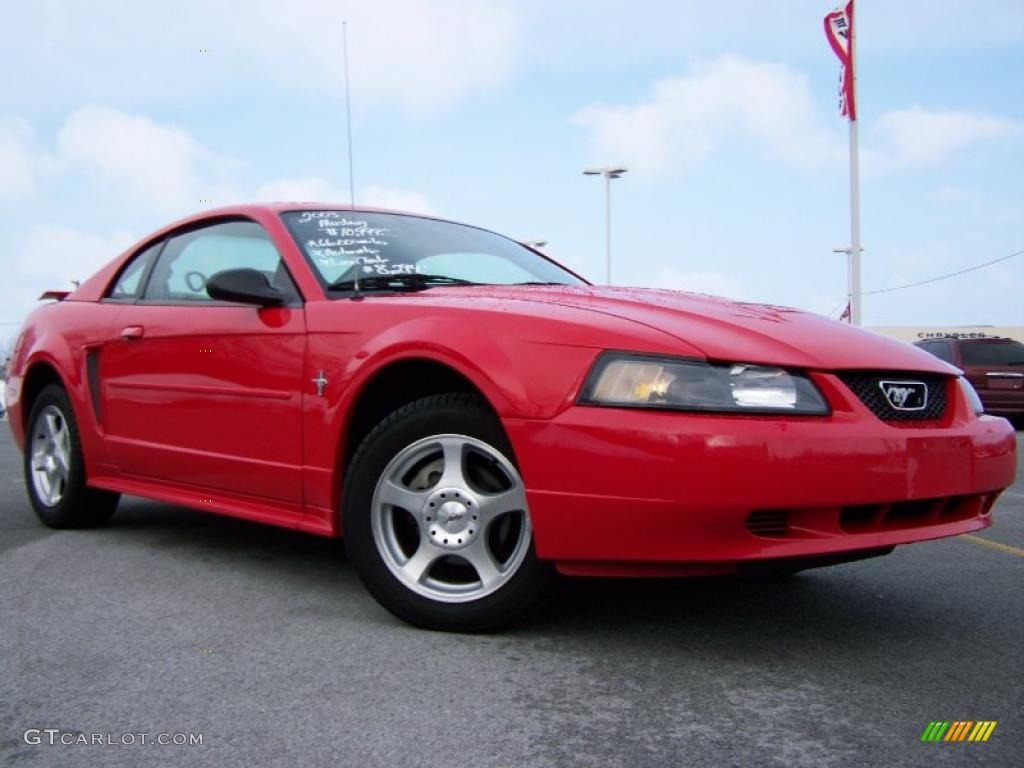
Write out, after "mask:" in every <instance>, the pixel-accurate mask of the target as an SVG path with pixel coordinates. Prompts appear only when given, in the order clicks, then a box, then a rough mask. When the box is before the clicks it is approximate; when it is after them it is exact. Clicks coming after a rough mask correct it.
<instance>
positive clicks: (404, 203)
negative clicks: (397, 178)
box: [356, 186, 437, 215]
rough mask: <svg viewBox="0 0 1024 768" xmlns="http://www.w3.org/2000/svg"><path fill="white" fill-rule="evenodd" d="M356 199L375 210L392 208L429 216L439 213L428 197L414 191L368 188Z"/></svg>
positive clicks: (394, 188)
mask: <svg viewBox="0 0 1024 768" xmlns="http://www.w3.org/2000/svg"><path fill="white" fill-rule="evenodd" d="M356 199H357V201H358V202H359V203H360V204H361V205H368V206H371V207H374V208H392V209H394V210H396V211H408V212H410V213H425V214H428V215H435V214H436V213H437V211H436V210H434V206H433V205H432V204H431V202H430V200H428V199H427V196H426V195H424V194H423V193H422V192H417V191H416V190H414V189H399V188H397V187H377V186H373V187H366V188H365V189H363V190H362V191H360V192H358V193H357V194H356Z"/></svg>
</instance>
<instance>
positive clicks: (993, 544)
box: [960, 533, 1024, 557]
mask: <svg viewBox="0 0 1024 768" xmlns="http://www.w3.org/2000/svg"><path fill="white" fill-rule="evenodd" d="M960 538H962V539H967V540H968V541H973V542H974V543H975V544H981V546H983V547H988V548H989V549H996V550H999V551H1000V552H1006V553H1007V554H1009V555H1016V556H1017V557H1024V549H1018V548H1017V547H1011V546H1010V545H1009V544H1001V543H1000V542H998V541H992V540H991V539H983V538H981V536H974V535H972V534H970V533H965V534H963V535H962V536H961V537H960Z"/></svg>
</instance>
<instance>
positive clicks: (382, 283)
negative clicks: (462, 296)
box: [327, 272, 478, 291]
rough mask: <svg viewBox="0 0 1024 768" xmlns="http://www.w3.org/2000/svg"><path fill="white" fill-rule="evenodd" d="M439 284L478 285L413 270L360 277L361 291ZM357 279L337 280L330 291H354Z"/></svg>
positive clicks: (413, 287) (412, 288)
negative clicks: (404, 272) (403, 272)
mask: <svg viewBox="0 0 1024 768" xmlns="http://www.w3.org/2000/svg"><path fill="white" fill-rule="evenodd" d="M439 285H478V283H474V282H473V281H472V280H463V279H461V278H458V277H448V276H447V275H424V274H421V273H419V272H412V273H408V274H400V275H367V276H366V277H360V278H359V290H360V291H425V290H426V289H427V288H434V287H437V286H439ZM355 289H356V282H355V280H335V281H334V282H333V283H331V284H330V285H328V286H327V290H329V291H354V290H355Z"/></svg>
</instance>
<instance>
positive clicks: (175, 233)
mask: <svg viewBox="0 0 1024 768" xmlns="http://www.w3.org/2000/svg"><path fill="white" fill-rule="evenodd" d="M232 221H243V222H248V223H252V224H256V226H258V227H259V228H260V229H261V230H262V231H263V233H264V234H265V236H266V239H267V241H269V243H270V245H271V246H272V247H273V250H274V251H276V252H278V257H279V258H280V259H281V265H282V266H284V267H285V273H286V274H287V275H288V280H289V281H290V282H291V284H292V288H293V289H295V298H294V299H289V300H288V301H286V302H285V303H283V304H281V306H282V307H287V308H290V309H295V308H301V307H303V306H305V303H306V298H305V297H304V296H303V295H302V289H301V288H300V287H299V284H298V282H297V281H296V280H295V275H294V274H292V270H291V268H290V267H289V266H288V262H287V261H286V260H285V257H284V255H283V254H282V253H281V250H280V249H279V248H278V245H276V244H275V243H274V242H273V238H271V237H270V232H268V231H267V229H266V227H265V226H263V225H262V224H261V223H260V222H259V221H257V220H256V219H254V218H252V217H251V216H243V215H241V214H229V215H226V216H216V217H213V218H209V219H203V220H202V221H193V222H190V223H188V224H184V225H183V226H179V227H178V228H176V229H172V230H171V231H169V232H164V233H163V234H161V236H160V237H159V238H154V239H153V240H151V241H148V242H146V243H145V245H143V246H142V247H141V248H139V249H138V250H137V251H135V253H134V254H132V256H131V258H129V259H128V260H127V261H126V262H125V263H124V266H122V267H121V269H119V270H118V272H117V274H116V275H115V278H114V280H113V281H112V283H111V284H110V285H109V286H108V289H106V291H105V293H110V292H111V291H112V290H114V287H115V286H116V285H117V281H118V280H120V278H121V275H122V274H123V273H124V271H125V270H126V269H127V268H128V266H129V265H130V264H131V263H132V262H133V261H134V260H135V259H136V258H138V257H139V256H141V255H142V253H143V252H144V251H145V250H146V249H148V248H151V247H152V246H153V245H155V244H156V243H160V250H159V251H158V252H157V255H156V256H155V257H154V259H153V261H151V262H150V264H148V265H147V266H146V267H145V271H144V272H143V273H142V276H141V278H140V279H139V288H138V292H137V294H136V296H135V297H134V298H130V299H117V298H111V297H109V296H103V298H102V299H101V300H100V301H104V302H110V303H114V304H138V305H141V306H190V307H204V306H219V307H225V306H233V307H239V306H252V305H251V304H243V303H241V302H237V301H216V300H210V301H187V300H170V299H159V300H158V299H145V298H143V297H144V296H145V292H146V290H147V289H148V288H150V280H151V278H152V276H153V272H154V270H155V269H156V266H157V262H158V261H160V257H161V256H163V255H164V249H165V248H166V247H167V244H168V243H169V242H170V241H171V239H173V238H179V237H181V236H183V234H188V233H189V232H194V231H198V230H200V229H206V228H209V227H211V226H217V225H218V224H227V223H230V222H232Z"/></svg>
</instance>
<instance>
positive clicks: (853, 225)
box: [848, 2, 861, 325]
mask: <svg viewBox="0 0 1024 768" xmlns="http://www.w3.org/2000/svg"><path fill="white" fill-rule="evenodd" d="M849 22H850V65H849V73H848V74H849V76H850V77H851V78H852V81H851V83H850V94H851V96H852V98H851V101H852V102H853V103H852V104H851V108H852V112H851V115H850V259H849V263H850V276H849V280H850V324H851V325H860V324H861V310H860V299H861V290H860V160H859V157H860V148H859V146H858V142H857V108H858V107H859V106H860V105H859V102H858V101H857V43H856V35H857V24H856V20H855V18H854V13H853V3H852V2H851V3H850V19H849Z"/></svg>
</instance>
